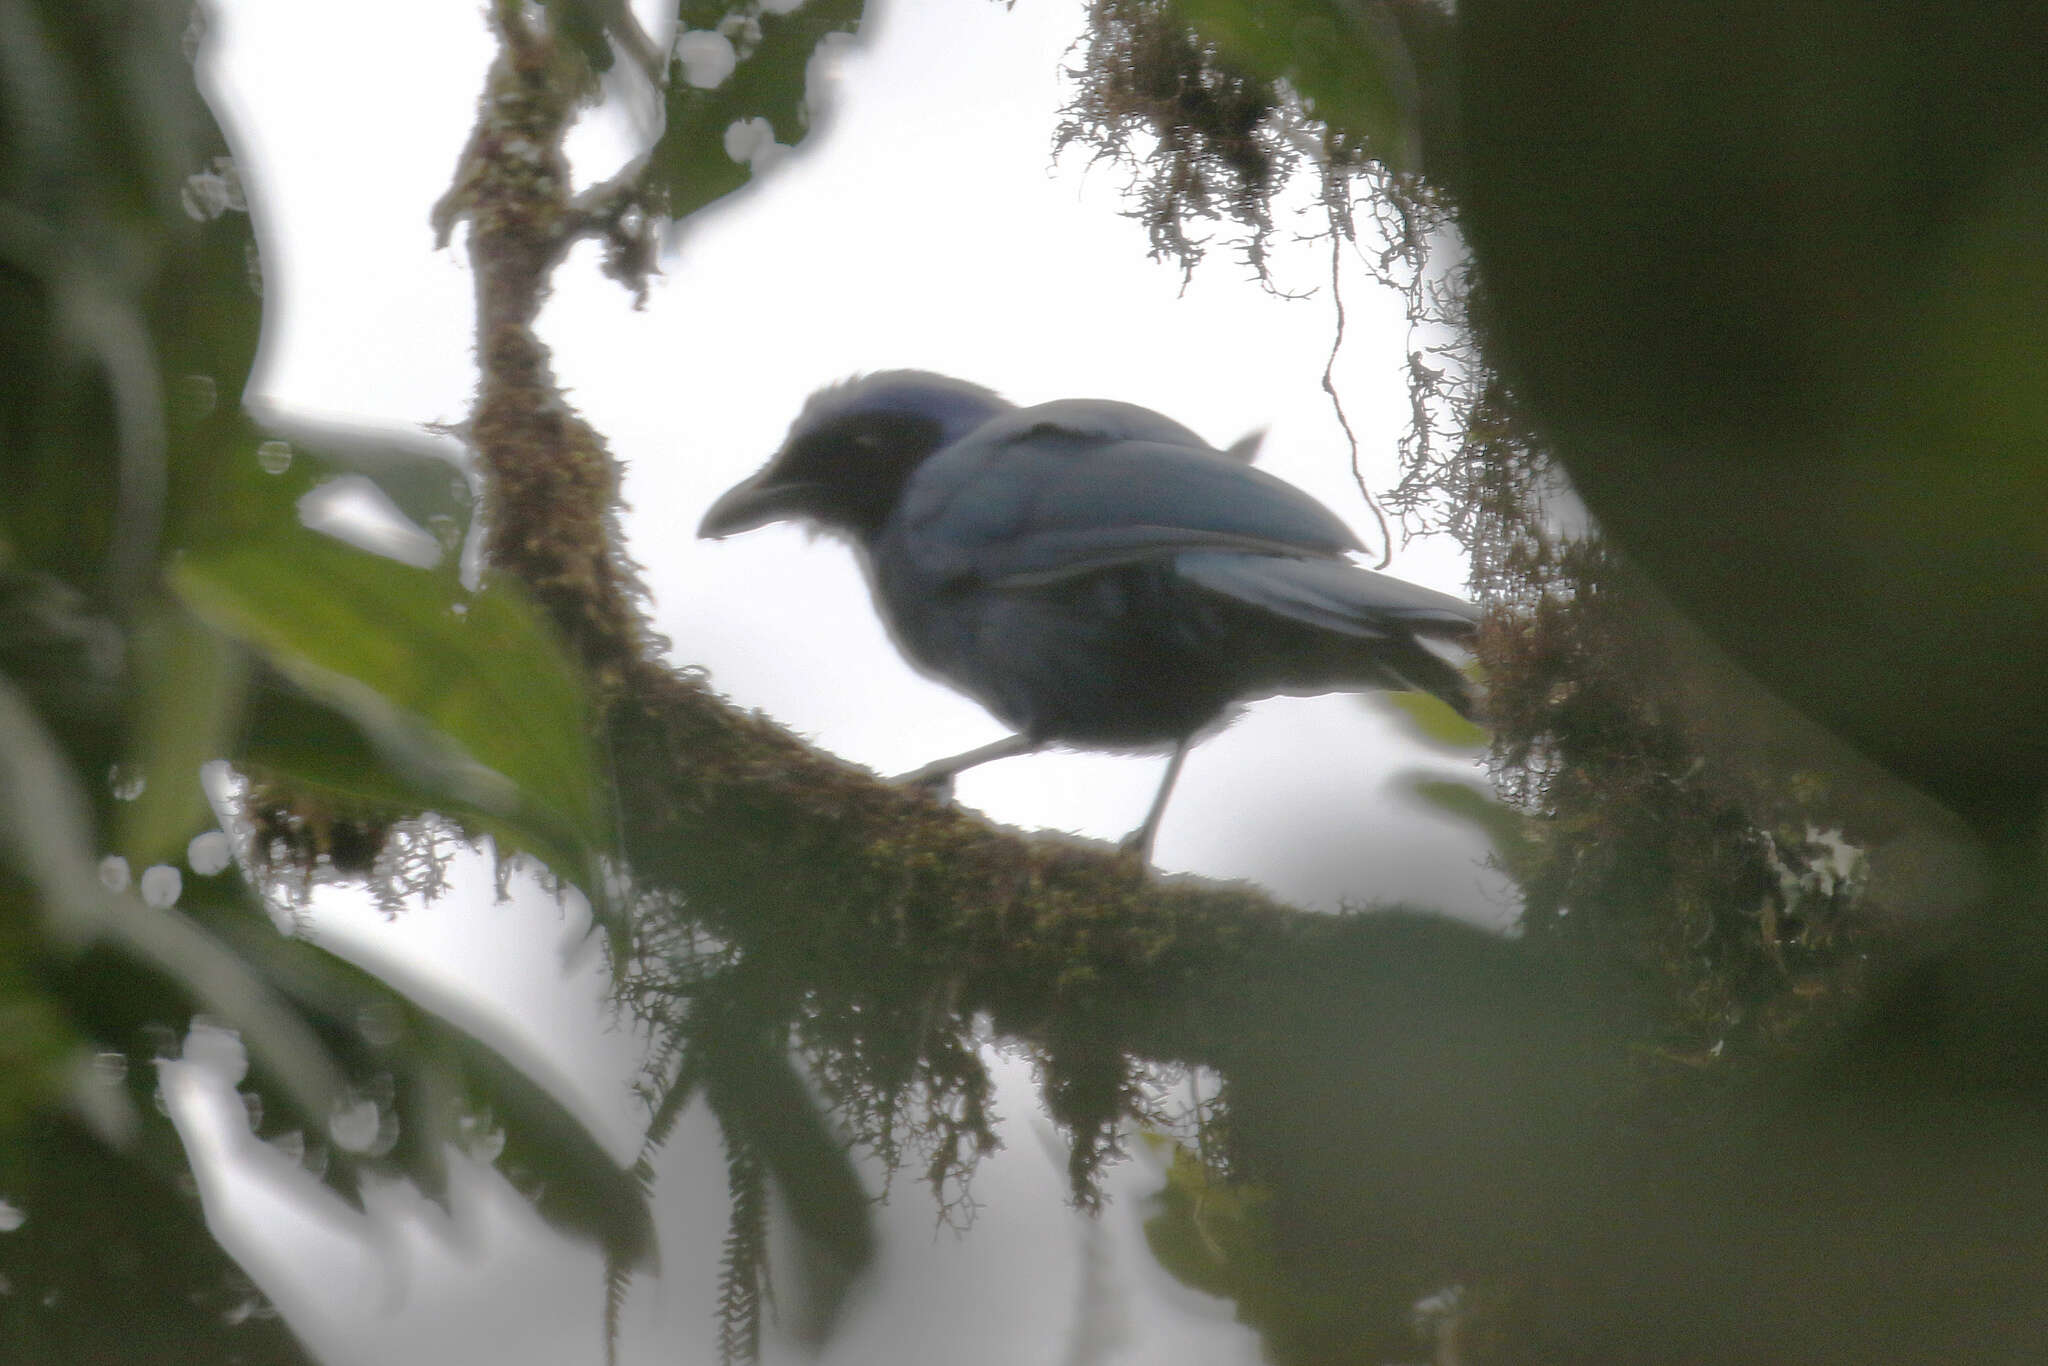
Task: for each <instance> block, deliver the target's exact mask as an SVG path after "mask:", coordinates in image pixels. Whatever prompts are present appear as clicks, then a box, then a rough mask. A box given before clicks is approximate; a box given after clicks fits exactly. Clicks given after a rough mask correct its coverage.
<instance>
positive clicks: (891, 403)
mask: <svg viewBox="0 0 2048 1366" xmlns="http://www.w3.org/2000/svg"><path fill="white" fill-rule="evenodd" d="M1261 436H1262V434H1261V433H1254V434H1253V435H1251V436H1249V437H1247V438H1245V439H1244V440H1243V441H1240V442H1238V443H1237V444H1236V445H1234V446H1231V447H1230V448H1228V449H1226V450H1218V449H1216V448H1215V447H1213V446H1211V445H1210V444H1209V443H1207V442H1206V441H1204V440H1203V439H1202V438H1201V437H1199V436H1197V435H1196V434H1195V433H1194V432H1193V431H1191V430H1189V429H1188V428H1187V427H1184V426H1182V425H1181V424H1180V423H1178V422H1176V421H1174V420H1173V419H1172V418H1169V417H1166V416H1165V415H1163V414H1161V413H1157V412H1154V411H1152V410H1151V409H1149V408H1143V407H1139V406H1137V405H1135V404H1130V403H1121V402H1116V401H1113V400H1107V399H1063V400H1058V401H1055V402H1050V403H1041V404H1037V405H1034V406H1029V407H1020V406H1018V405H1016V404H1014V403H1011V402H1009V401H1007V400H1005V399H1003V398H1002V397H1000V396H998V395H997V394H996V393H995V392H994V391H993V390H990V389H987V388H984V387H983V386H981V385H979V384H974V383H971V382H969V381H967V380H962V379H955V378H952V377H949V376H946V375H940V374H935V373H932V372H929V371H922V370H885V371H878V372H874V373H869V374H865V375H856V376H854V377H853V378H850V379H847V380H844V381H841V382H839V383H837V384H833V385H830V386H827V387H826V388H823V389H820V390H818V391H817V392H816V393H814V394H812V395H811V397H810V398H809V400H808V401H807V402H806V403H805V404H804V406H803V409H802V411H801V412H800V413H799V414H798V416H797V418H796V420H795V422H793V423H792V424H791V426H790V428H789V433H788V436H787V437H786V438H785V439H784V441H783V443H782V446H781V448H780V449H779V450H778V451H777V452H776V453H775V455H774V456H773V457H772V458H771V459H770V460H769V461H768V463H767V464H766V465H765V466H764V467H763V468H762V469H761V470H760V471H759V472H757V473H756V474H754V475H753V476H752V477H750V478H748V479H745V480H743V481H742V482H740V483H739V484H737V485H735V486H734V487H732V488H731V489H730V490H728V491H727V492H726V493H724V494H723V495H722V496H720V497H719V498H718V499H717V501H716V502H714V503H713V504H712V506H711V508H710V509H709V510H708V511H707V512H706V513H705V514H704V518H703V522H702V524H701V525H700V526H699V528H698V535H699V536H701V537H708V538H712V539H721V538H723V537H726V536H730V535H734V534H736V533H739V532H742V531H747V530H751V529H753V528H755V527H759V526H764V525H767V524H769V523H772V522H779V521H796V522H799V523H804V524H807V525H809V526H810V527H811V528H813V529H814V530H819V531H823V532H825V533H828V534H831V535H836V536H838V537H841V538H843V539H845V540H846V541H848V542H850V543H851V545H852V547H853V549H854V551H855V554H856V556H857V558H858V559H859V561H860V564H861V567H862V570H863V571H864V573H865V576H866V578H867V582H868V585H869V588H870V590H871V592H872V594H873V597H874V602H875V607H876V610H877V612H878V613H879V615H880V616H881V618H882V621H883V624H884V625H885V626H886V627H887V629H888V631H889V634H890V637H891V639H892V640H893V641H894V642H895V645H896V647H897V649H898V650H899V651H900V652H901V653H902V654H903V656H904V658H905V659H906V660H907V661H908V662H909V663H910V664H911V666H912V667H914V668H915V669H917V670H918V671H919V672H921V673H923V674H925V675H927V676H929V677H932V678H935V679H937V680H939V681H940V682H943V683H946V684H948V685H950V686H951V687H953V688H954V689H956V690H957V691H959V692H962V693H965V694H966V695H967V696H968V697H970V698H973V699H974V700H975V701H977V702H979V703H980V704H981V705H982V706H983V707H985V708H987V710H988V711H989V712H990V713H991V714H993V715H994V716H995V717H996V718H997V719H998V720H1000V721H1002V722H1003V723H1004V724H1005V725H1007V726H1009V727H1010V728H1011V730H1012V731H1014V732H1015V733H1014V734H1013V735H1011V736H1008V737H1006V738H1004V739H1002V740H998V741H996V742H994V743H993V744H988V745H983V746H981V747H980V748H978V749H973V750H969V751H967V752H966V753H964V754H958V755H953V756H951V757H949V758H945V759H940V760H937V761H935V762H933V763H930V764H927V765H925V766H924V767H923V768H920V769H918V770H916V771H915V772H912V773H909V774H905V775H902V777H901V778H899V779H898V781H899V782H903V783H908V784H919V785H931V786H942V785H946V784H950V782H951V780H952V777H953V775H955V774H957V773H959V772H961V771H963V770H965V769H967V768H970V767H973V766H974V765H976V764H981V763H986V762H989V761H990V760H994V759H1001V758H1007V757H1010V756H1013V755H1018V754H1026V753H1031V752H1034V751H1036V750H1040V749H1044V748H1046V747H1049V746H1061V747H1066V748H1075V749H1093V750H1108V751H1116V752H1128V753H1139V752H1161V751H1170V752H1171V756H1172V757H1171V758H1170V759H1169V760H1168V763H1167V767H1166V771H1165V775H1164V777H1163V779H1162V780H1161V782H1160V785H1159V789H1158V792H1157V794H1156V795H1155V796H1154V797H1153V800H1152V805H1151V807H1150V809H1149V810H1148V811H1147V813H1146V816H1145V820H1144V823H1143V824H1142V825H1140V826H1139V827H1138V829H1137V830H1136V831H1135V832H1133V833H1132V835H1131V836H1130V837H1129V838H1128V839H1127V840H1126V841H1125V842H1124V848H1125V849H1126V850H1129V851H1133V852H1135V853H1136V854H1137V855H1138V857H1139V858H1140V859H1141V860H1149V859H1150V856H1151V849H1152V843H1153V839H1154V837H1155V836H1156V834H1157V832H1158V829H1159V825H1160V821H1161V819H1162V818H1163V817H1164V815H1165V811H1166V805H1167V800H1168V798H1169V796H1170V795H1171V793H1172V791H1173V787H1174V783H1175V781H1176V780H1177V779H1178V778H1179V776H1180V770H1181V765H1182V763H1183V762H1184V761H1185V759H1186V757H1187V753H1188V750H1189V748H1190V747H1191V746H1192V745H1193V744H1195V743H1196V742H1197V741H1198V740H1200V739H1201V738H1204V737H1205V736H1207V735H1208V734H1210V733H1212V732H1213V731H1215V730H1218V729H1220V728H1221V727H1222V726H1223V725H1225V724H1227V722H1228V721H1229V719H1230V718H1231V717H1233V716H1234V715H1235V714H1236V712H1237V711H1238V709H1239V708H1240V707H1241V705H1242V704H1244V703H1246V702H1249V701H1253V700H1256V699H1259V698H1262V697H1270V696H1276V695H1283V694H1285V695H1295V696H1313V695H1319V694H1322V693H1330V692H1345V691H1359V690H1375V689H1387V690H1396V691H1420V692H1426V693H1429V694H1432V695H1434V696H1435V697H1438V698H1440V699H1442V700H1443V701H1444V702H1445V703H1447V704H1449V705H1450V706H1451V708H1452V709H1453V710H1455V711H1456V712H1457V713H1458V714H1459V715H1461V716H1464V717H1467V718H1468V719H1469V718H1470V717H1471V716H1472V715H1473V708H1474V701H1473V696H1472V692H1471V689H1470V688H1469V687H1468V685H1467V680H1466V677H1465V675H1464V674H1463V672H1461V670H1460V668H1459V667H1458V662H1457V661H1458V659H1459V658H1460V655H1461V652H1462V649H1463V647H1464V646H1465V645H1467V644H1468V643H1469V641H1470V640H1471V638H1472V636H1473V634H1474V631H1475V630H1476V626H1477V621H1478V613H1477V610H1476V609H1475V608H1474V607H1473V606H1472V605H1471V604H1469V603H1466V602H1464V601H1462V600H1461V599H1458V598H1455V597H1452V596H1451V595H1449V594H1446V593H1439V592H1435V591H1433V590H1431V589H1427V588H1422V587H1418V586H1417V585H1415V584H1411V583H1407V582H1405V581H1403V580H1401V579H1397V578H1393V577H1391V576H1389V575H1386V574H1380V573H1376V572H1374V571H1372V570H1369V569H1365V568H1363V567H1362V566H1360V565H1358V564H1357V563H1355V562H1354V561H1353V560H1352V558H1351V557H1352V556H1353V555H1354V554H1358V553H1361V552H1362V551H1363V549H1364V547H1363V546H1362V545H1361V544H1360V542H1359V541H1358V539H1357V537H1356V536H1355V535H1354V534H1353V533H1352V531H1351V529H1350V528H1349V527H1348V526H1346V525H1345V523H1344V522H1343V520H1342V519H1340V518H1339V517H1338V516H1337V515H1336V514H1335V513H1333V512H1331V511H1330V510H1329V509H1328V508H1326V507H1324V506H1323V505H1322V504H1321V503H1319V502H1317V501H1316V500H1315V499H1314V498H1312V497H1310V496H1309V495H1308V494H1306V493H1304V492H1302V491H1301V490H1300V489H1298V488H1296V487H1294V486H1293V485H1291V484H1289V483H1286V482H1285V481H1283V480H1281V479H1278V478H1276V477H1274V476H1273V475H1270V474H1267V473H1266V472H1264V471H1262V470H1259V469H1256V468H1254V467H1253V466H1252V464H1251V460H1252V458H1253V457H1254V456H1255V454H1256V452H1257V447H1258V444H1259V441H1260V438H1261Z"/></svg>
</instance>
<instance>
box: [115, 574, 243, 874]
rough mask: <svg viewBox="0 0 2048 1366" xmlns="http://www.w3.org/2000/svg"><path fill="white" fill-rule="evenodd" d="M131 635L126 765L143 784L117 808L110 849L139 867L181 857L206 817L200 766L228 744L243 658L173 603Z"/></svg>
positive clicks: (237, 706) (222, 752) (237, 707)
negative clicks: (132, 706)
mask: <svg viewBox="0 0 2048 1366" xmlns="http://www.w3.org/2000/svg"><path fill="white" fill-rule="evenodd" d="M132 639H133V640H134V642H135V653H136V655H137V656H138V659H137V663H136V666H135V667H136V673H137V679H136V690H135V692H134V693H133V696H134V698H135V702H136V716H135V719H134V721H133V723H132V725H131V734H130V739H129V748H128V757H127V758H126V760H125V761H124V762H125V763H126V764H128V765H129V766H131V767H132V769H133V771H134V772H135V773H136V774H137V775H138V776H139V777H140V778H141V779H142V783H143V787H142V792H141V794H140V795H139V796H137V797H136V798H135V799H134V800H133V801H129V802H125V803H123V804H122V805H121V806H120V807H119V808H118V816H117V823H116V826H115V830H114V851H115V852H116V853H119V854H122V855H124V856H125V857H126V858H128V860H129V861H130V862H132V863H133V864H135V865H136V866H137V867H142V866H144V865H147V864H151V863H161V862H163V861H165V860H166V859H167V858H170V857H173V856H175V855H178V854H181V853H182V852H183V850H184V844H185V841H186V839H187V838H188V837H189V836H191V835H192V834H193V833H194V832H195V831H196V830H198V829H199V828H201V826H202V825H203V824H205V823H208V822H210V821H211V819H212V816H211V814H210V811H209V809H208V807H207V805H206V799H205V794H204V793H203V792H202V791H201V790H200V787H199V766H200V765H201V764H203V763H206V762H207V761H208V760H211V759H221V758H225V757H227V755H228V753H229V751H230V749H231V748H232V730H233V727H234V724H235V721H236V718H237V715H238V713H239V711H240V708H241V701H242V689H243V683H244V673H245V670H246V661H245V660H244V658H243V656H242V651H241V649H240V647H238V646H236V645H234V644H232V643H230V642H229V641H227V640H225V639H223V638H222V637H221V636H220V634H219V633H218V632H215V631H213V630H211V629H210V628H208V627H207V626H205V625H203V624H202V623H200V622H199V621H198V620H197V619H196V618H195V617H193V616H192V615H191V614H190V613H189V612H186V611H184V610H183V609H182V608H180V607H179V606H177V605H176V604H174V603H162V604H159V605H158V606H157V608H156V610H155V611H154V612H152V613H151V615H150V617H149V619H148V620H147V622H146V624H145V625H143V626H141V627H139V628H138V629H137V630H136V631H135V632H134V634H133V636H132Z"/></svg>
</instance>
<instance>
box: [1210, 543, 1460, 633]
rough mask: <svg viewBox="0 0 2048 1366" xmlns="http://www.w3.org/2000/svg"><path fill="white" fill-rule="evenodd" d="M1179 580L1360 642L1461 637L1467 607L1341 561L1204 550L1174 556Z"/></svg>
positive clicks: (1447, 595) (1446, 595)
mask: <svg viewBox="0 0 2048 1366" xmlns="http://www.w3.org/2000/svg"><path fill="white" fill-rule="evenodd" d="M1174 568H1175V569H1176V570H1177V571H1178V572H1179V573H1180V575H1181V577H1182V578H1185V579H1187V580H1189V581H1190V582H1193V583H1196V584H1199V585H1200V586H1201V587H1203V588H1206V589H1208V590H1209V591H1210V592H1212V593H1221V594H1223V595H1224V596H1225V597H1229V598H1235V599H1237V600H1238V601H1239V602H1245V603H1250V604H1252V605H1253V606H1255V607H1263V608H1265V609H1266V610H1267V611H1270V612H1277V613H1279V614H1280V615H1281V616H1284V617H1291V618H1293V619H1294V620H1296V621H1300V622H1304V623H1306V624H1308V625H1310V626H1320V627H1322V628H1324V629H1325V630H1331V631H1338V632H1342V633H1343V634H1345V635H1351V636H1357V637H1359V638H1360V639H1364V640H1377V639H1385V638H1386V637H1388V636H1394V635H1398V636H1403V637H1407V636H1445V637H1453V638H1455V637H1461V636H1466V635H1469V634H1470V633H1471V631H1472V628H1473V626H1474V625H1475V624H1476V623H1477V621H1478V619H1479V613H1478V609H1476V608H1475V607H1473V606H1472V605H1471V604H1470V603H1467V602H1463V601H1461V600H1460V599H1457V598H1454V597H1452V596H1451V595H1450V594H1448V593H1439V592H1436V591H1435V590H1433V589H1429V588H1422V587H1418V586H1417V585H1415V584H1412V583H1404V582H1403V581H1402V580H1400V579H1396V578H1391V577H1389V576H1388V575H1385V574H1375V573H1374V572H1373V571H1371V570H1370V569H1360V568H1359V567H1358V566H1356V565H1354V564H1351V563H1349V562H1347V561H1344V560H1333V559H1324V558H1320V557H1318V558H1313V559H1311V558H1303V557H1300V556H1277V555H1243V554H1231V553H1228V552H1223V551H1204V552H1197V553H1193V554H1187V555H1180V556H1176V557H1175V559H1174Z"/></svg>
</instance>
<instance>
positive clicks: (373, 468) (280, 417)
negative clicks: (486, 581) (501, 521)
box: [239, 411, 476, 546]
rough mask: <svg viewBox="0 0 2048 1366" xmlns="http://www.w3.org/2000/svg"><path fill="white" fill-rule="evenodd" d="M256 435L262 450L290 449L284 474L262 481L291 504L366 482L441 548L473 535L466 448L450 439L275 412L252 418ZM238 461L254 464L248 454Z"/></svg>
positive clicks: (472, 500) (473, 504)
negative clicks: (340, 481)
mask: <svg viewBox="0 0 2048 1366" xmlns="http://www.w3.org/2000/svg"><path fill="white" fill-rule="evenodd" d="M253 430H254V431H255V432H257V433H260V434H261V435H259V436H258V437H257V440H258V442H259V444H260V443H261V442H262V441H265V440H269V441H283V442H285V443H286V444H287V446H288V447H289V455H290V464H289V465H288V466H287V467H286V468H285V470H284V471H283V472H282V473H279V474H268V473H266V474H265V475H264V478H265V480H266V481H268V482H270V483H272V484H274V485H276V486H279V487H281V488H282V489H283V490H284V492H285V493H286V494H287V495H288V496H289V497H290V498H291V499H293V500H294V501H296V500H297V499H298V498H300V497H302V496H303V495H304V494H306V493H308V492H310V491H311V490H312V489H313V488H314V487H316V486H317V485H319V484H322V483H325V482H326V481H328V480H330V479H334V478H338V477H342V476H346V475H361V476H362V477H363V478H366V479H368V480H369V481H370V482H371V483H373V484H375V485H376V486H377V488H378V489H379V490H381V491H382V492H383V494H384V495H385V496H386V497H387V498H389V499H390V500H391V502H392V505H393V506H394V507H396V508H397V509H398V510H399V511H400V512H402V513H404V514H405V515H406V516H407V517H409V518H411V519H412V520H413V521H414V522H416V523H418V524H419V526H420V527H421V528H422V529H423V530H425V531H429V532H432V533H434V534H435V535H436V536H438V537H440V538H441V539H442V541H443V544H444V546H452V545H456V544H459V543H460V541H461V538H462V537H463V536H465V535H467V534H468V531H469V523H470V518H471V516H472V515H473V513H474V511H475V507H476V494H475V491H474V490H473V489H472V488H471V487H470V482H469V475H468V473H467V472H466V471H465V470H464V468H463V463H462V460H461V457H460V455H459V452H460V450H461V447H460V445H459V444H458V443H457V442H456V441H454V440H453V439H451V438H448V437H442V436H435V435H427V434H422V433H419V432H412V431H404V430H394V429H389V428H380V427H363V426H352V425H345V424H341V423H334V422H315V421H313V420H312V419H310V418H305V417H301V416H299V415H297V414H294V413H288V412H275V411H264V412H261V413H258V414H256V415H254V418H253ZM270 449H271V450H272V451H273V452H275V451H276V449H277V448H276V447H271V448H270ZM239 454H240V458H244V459H248V458H250V457H249V455H248V453H247V452H242V453H239ZM273 458H274V457H273Z"/></svg>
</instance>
